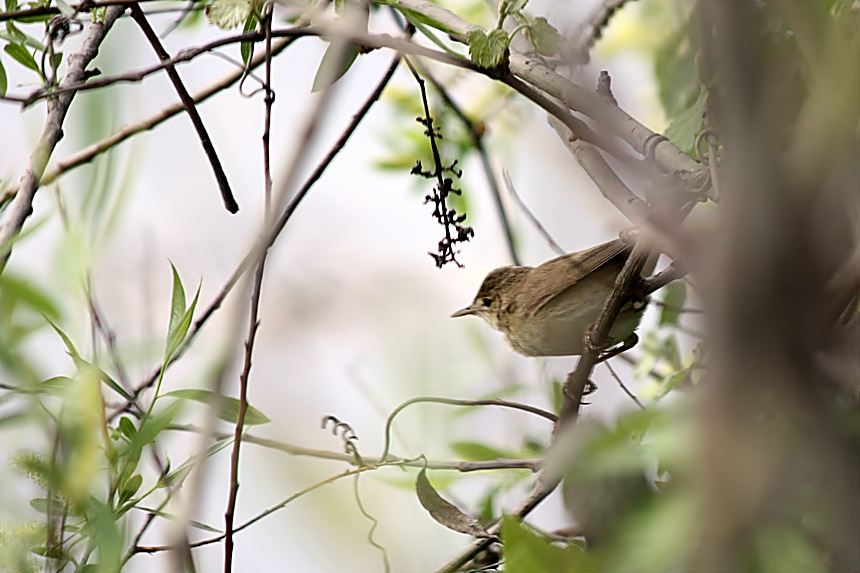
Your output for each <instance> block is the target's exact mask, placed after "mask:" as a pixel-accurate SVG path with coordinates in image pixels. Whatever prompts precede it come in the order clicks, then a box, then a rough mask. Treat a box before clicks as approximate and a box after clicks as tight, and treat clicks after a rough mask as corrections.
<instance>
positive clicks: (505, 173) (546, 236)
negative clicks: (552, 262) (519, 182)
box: [502, 128, 566, 255]
mask: <svg viewBox="0 0 860 573" xmlns="http://www.w3.org/2000/svg"><path fill="white" fill-rule="evenodd" d="M565 129H566V128H565ZM502 176H503V177H504V178H505V186H506V187H507V188H508V193H510V194H511V196H512V197H513V198H514V199H515V200H516V202H517V205H519V206H520V209H521V210H522V212H523V213H525V215H526V217H527V218H528V220H529V221H531V222H532V224H533V225H534V226H535V228H537V230H538V232H539V233H540V234H541V235H542V236H543V238H544V239H546V242H547V243H549V246H550V248H552V250H553V251H555V252H556V254H557V255H563V254H564V253H565V252H566V251H565V250H564V249H563V248H562V247H561V245H559V244H558V243H556V242H555V239H553V238H552V235H550V234H549V231H547V230H546V227H544V226H543V225H542V224H541V222H540V221H539V220H538V218H537V217H535V216H534V214H533V213H532V212H531V211H529V208H528V207H527V206H526V204H525V203H524V202H523V200H522V199H521V198H520V196H519V195H518V194H517V189H516V187H514V182H513V181H511V174H510V173H508V171H507V169H505V170H503V171H502Z"/></svg>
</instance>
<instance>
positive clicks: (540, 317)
mask: <svg viewBox="0 0 860 573" xmlns="http://www.w3.org/2000/svg"><path fill="white" fill-rule="evenodd" d="M632 250H633V247H632V245H630V244H629V243H627V242H624V241H622V240H620V239H614V240H612V241H608V242H606V243H602V244H600V245H597V246H594V247H591V248H590V249H585V250H583V251H577V252H574V253H568V254H565V255H562V256H560V257H556V258H554V259H551V260H549V261H546V262H545V263H543V264H541V265H539V266H537V267H527V266H506V267H500V268H497V269H495V270H493V271H490V273H489V274H488V275H487V276H486V278H485V279H484V281H483V283H482V284H481V287H480V288H479V289H478V294H477V295H476V296H475V299H474V300H473V301H472V303H471V304H470V305H469V306H467V307H466V308H463V309H461V310H458V311H457V312H455V313H454V314H452V315H451V317H452V318H457V317H461V316H468V315H474V316H478V317H480V318H482V319H484V320H485V321H486V322H487V323H488V324H489V325H490V326H491V327H492V328H494V329H495V330H498V331H501V332H502V333H504V335H505V338H506V339H507V341H508V343H509V344H510V346H511V347H512V348H513V349H514V350H515V351H517V352H519V353H520V354H523V355H525V356H572V355H581V354H582V353H583V351H584V350H585V348H584V346H585V345H584V344H583V335H584V334H585V332H586V330H587V329H588V328H589V327H590V326H591V325H592V324H593V323H594V322H595V321H596V320H597V318H598V317H599V316H600V311H601V310H602V308H603V304H604V303H605V302H606V299H607V297H608V296H609V295H610V293H611V292H612V290H613V288H614V285H615V279H616V277H617V276H618V274H619V273H620V272H621V269H622V268H623V267H624V263H625V262H626V261H627V258H628V257H629V256H630V253H631V252H632ZM652 259H653V260H652ZM656 259H657V257H656V256H652V257H649V258H648V261H647V262H646V265H645V268H644V269H643V273H646V274H650V273H651V272H652V271H653V269H654V266H655V263H656ZM647 303H648V301H647V297H644V298H639V299H634V300H631V301H628V302H627V303H626V304H625V305H624V307H622V309H621V312H620V313H619V315H618V317H617V318H616V320H615V323H614V324H613V325H612V328H611V329H610V331H609V341H608V342H609V345H613V344H617V343H622V342H625V341H629V340H631V339H632V341H633V343H634V344H635V334H634V332H635V330H636V328H637V327H638V326H639V322H640V321H641V320H642V314H643V313H644V311H645V307H646V306H647Z"/></svg>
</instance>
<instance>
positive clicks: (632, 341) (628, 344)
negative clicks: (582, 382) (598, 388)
mask: <svg viewBox="0 0 860 573" xmlns="http://www.w3.org/2000/svg"><path fill="white" fill-rule="evenodd" d="M637 342H639V337H638V336H636V334H635V333H633V334H631V335H630V336H628V337H627V338H626V339H625V340H624V342H622V343H621V344H617V345H615V346H613V347H612V348H609V349H608V350H606V351H605V352H604V353H603V354H601V355H600V357H599V358H598V359H597V362H596V363H595V364H600V363H601V362H606V361H607V360H609V359H610V358H615V357H616V356H618V355H619V354H621V353H623V352H627V351H628V350H630V349H631V348H633V347H634V346H636V343H637Z"/></svg>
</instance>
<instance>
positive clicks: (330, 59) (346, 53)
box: [311, 42, 358, 92]
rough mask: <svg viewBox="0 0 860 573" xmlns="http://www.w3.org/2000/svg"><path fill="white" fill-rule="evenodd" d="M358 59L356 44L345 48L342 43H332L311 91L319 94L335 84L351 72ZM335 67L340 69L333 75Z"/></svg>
mask: <svg viewBox="0 0 860 573" xmlns="http://www.w3.org/2000/svg"><path fill="white" fill-rule="evenodd" d="M357 58H358V46H357V45H356V44H354V43H352V42H350V43H349V44H347V45H346V46H344V45H343V44H342V43H341V42H332V43H330V44H329V45H328V48H326V50H325V54H323V57H322V60H321V61H320V65H319V67H318V68H317V73H316V76H315V77H314V85H313V87H312V88H311V91H312V92H319V91H322V90H324V89H326V88H327V87H329V86H330V85H331V84H334V83H335V82H336V81H337V80H339V79H340V78H342V77H343V75H344V74H345V73H346V72H347V71H349V68H350V67H351V66H352V64H353V63H354V62H355V60H356V59H357ZM335 66H339V67H337V68H336V69H335V71H334V73H332V68H335Z"/></svg>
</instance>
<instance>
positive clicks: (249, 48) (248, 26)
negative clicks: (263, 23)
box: [239, 14, 257, 64]
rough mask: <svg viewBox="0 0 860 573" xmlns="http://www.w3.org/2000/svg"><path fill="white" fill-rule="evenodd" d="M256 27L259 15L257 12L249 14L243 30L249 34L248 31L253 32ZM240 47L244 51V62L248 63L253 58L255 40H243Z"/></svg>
mask: <svg viewBox="0 0 860 573" xmlns="http://www.w3.org/2000/svg"><path fill="white" fill-rule="evenodd" d="M256 28H257V16H256V15H255V14H251V15H250V16H248V19H247V20H245V27H244V28H243V29H242V32H243V33H245V34H247V33H248V32H253V31H254V30H255V29H256ZM239 49H240V51H241V52H242V63H243V64H247V63H248V60H250V59H251V55H252V54H253V53H254V42H242V45H241V46H240V48H239Z"/></svg>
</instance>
